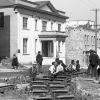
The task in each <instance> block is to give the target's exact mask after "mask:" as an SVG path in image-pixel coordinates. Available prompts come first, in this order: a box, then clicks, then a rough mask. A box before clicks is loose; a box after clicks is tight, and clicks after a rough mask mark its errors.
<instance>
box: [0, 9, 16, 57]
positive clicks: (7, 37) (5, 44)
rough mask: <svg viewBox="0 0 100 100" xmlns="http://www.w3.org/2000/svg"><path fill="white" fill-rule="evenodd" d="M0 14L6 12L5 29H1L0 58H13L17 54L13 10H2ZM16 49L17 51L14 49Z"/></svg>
mask: <svg viewBox="0 0 100 100" xmlns="http://www.w3.org/2000/svg"><path fill="white" fill-rule="evenodd" d="M0 12H4V28H1V29H0V40H1V42H0V43H1V44H0V46H1V47H0V48H1V49H0V56H8V57H11V55H12V54H13V53H15V49H16V45H17V44H16V42H15V41H16V39H17V38H16V35H17V34H16V32H17V31H16V29H17V27H16V24H15V21H16V19H15V16H13V15H14V11H13V9H12V8H4V9H0ZM14 48H15V49H14Z"/></svg>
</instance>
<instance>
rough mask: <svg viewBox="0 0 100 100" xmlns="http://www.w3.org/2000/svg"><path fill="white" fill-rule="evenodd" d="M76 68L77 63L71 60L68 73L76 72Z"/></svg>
mask: <svg viewBox="0 0 100 100" xmlns="http://www.w3.org/2000/svg"><path fill="white" fill-rule="evenodd" d="M75 69H76V67H75V61H74V60H71V64H70V65H69V67H68V68H67V70H68V71H70V72H73V71H75Z"/></svg>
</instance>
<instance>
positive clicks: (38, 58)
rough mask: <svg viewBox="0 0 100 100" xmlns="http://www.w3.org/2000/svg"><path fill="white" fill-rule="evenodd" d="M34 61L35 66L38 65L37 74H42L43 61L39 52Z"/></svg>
mask: <svg viewBox="0 0 100 100" xmlns="http://www.w3.org/2000/svg"><path fill="white" fill-rule="evenodd" d="M36 61H37V64H38V72H39V73H42V61H43V57H42V55H41V54H40V51H38V54H37V56H36Z"/></svg>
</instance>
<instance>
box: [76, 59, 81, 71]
mask: <svg viewBox="0 0 100 100" xmlns="http://www.w3.org/2000/svg"><path fill="white" fill-rule="evenodd" d="M76 71H78V72H79V71H80V64H79V60H77V61H76Z"/></svg>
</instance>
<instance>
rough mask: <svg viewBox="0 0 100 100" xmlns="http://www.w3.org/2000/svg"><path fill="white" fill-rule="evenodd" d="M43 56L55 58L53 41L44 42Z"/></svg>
mask: <svg viewBox="0 0 100 100" xmlns="http://www.w3.org/2000/svg"><path fill="white" fill-rule="evenodd" d="M42 55H43V57H53V55H54V51H53V41H42Z"/></svg>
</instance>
